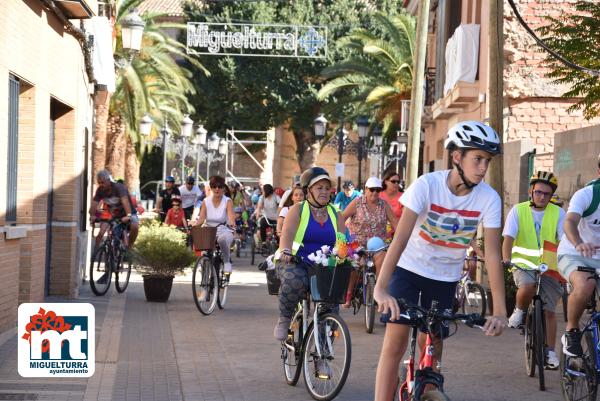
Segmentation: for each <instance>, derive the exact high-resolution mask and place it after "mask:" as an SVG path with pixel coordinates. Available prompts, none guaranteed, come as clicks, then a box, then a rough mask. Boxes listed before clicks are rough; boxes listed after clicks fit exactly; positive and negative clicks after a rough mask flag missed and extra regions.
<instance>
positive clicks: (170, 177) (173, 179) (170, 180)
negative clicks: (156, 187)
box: [165, 175, 175, 182]
mask: <svg viewBox="0 0 600 401" xmlns="http://www.w3.org/2000/svg"><path fill="white" fill-rule="evenodd" d="M165 182H175V178H174V177H173V176H172V175H170V176H168V177H167V178H165Z"/></svg>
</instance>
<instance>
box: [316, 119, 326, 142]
mask: <svg viewBox="0 0 600 401" xmlns="http://www.w3.org/2000/svg"><path fill="white" fill-rule="evenodd" d="M314 124H315V136H316V137H317V139H322V138H323V137H325V131H327V119H326V118H325V116H324V115H323V114H319V117H317V118H315V121H314Z"/></svg>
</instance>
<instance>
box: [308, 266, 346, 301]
mask: <svg viewBox="0 0 600 401" xmlns="http://www.w3.org/2000/svg"><path fill="white" fill-rule="evenodd" d="M351 272H352V266H351V265H350V264H342V265H337V266H335V267H324V266H311V268H310V270H309V275H310V295H311V297H312V299H313V301H315V302H326V303H330V304H343V303H344V302H346V289H347V288H348V281H349V280H350V273H351Z"/></svg>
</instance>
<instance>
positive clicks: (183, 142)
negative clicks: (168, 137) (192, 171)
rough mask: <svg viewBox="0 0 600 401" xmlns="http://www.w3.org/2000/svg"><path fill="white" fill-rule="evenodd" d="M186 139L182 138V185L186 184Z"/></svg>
mask: <svg viewBox="0 0 600 401" xmlns="http://www.w3.org/2000/svg"><path fill="white" fill-rule="evenodd" d="M185 146H186V144H185V138H181V184H182V185H183V184H185Z"/></svg>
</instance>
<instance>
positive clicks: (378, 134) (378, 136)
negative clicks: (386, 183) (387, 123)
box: [372, 124, 383, 175]
mask: <svg viewBox="0 0 600 401" xmlns="http://www.w3.org/2000/svg"><path fill="white" fill-rule="evenodd" d="M372 136H373V144H374V145H375V148H376V149H377V153H378V155H379V158H380V160H379V162H378V163H377V164H378V167H377V170H379V171H378V172H377V175H381V170H382V169H383V168H382V167H383V149H382V145H383V130H382V129H381V126H380V125H379V124H378V125H377V126H375V129H374V130H373V135H372ZM379 163H381V167H379Z"/></svg>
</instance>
